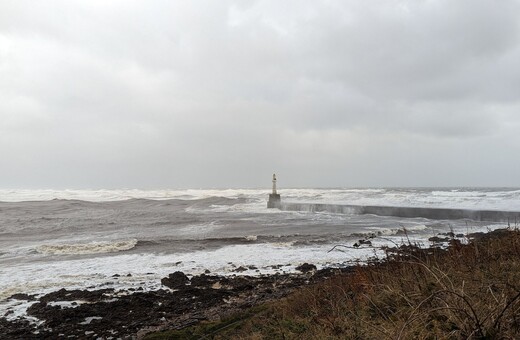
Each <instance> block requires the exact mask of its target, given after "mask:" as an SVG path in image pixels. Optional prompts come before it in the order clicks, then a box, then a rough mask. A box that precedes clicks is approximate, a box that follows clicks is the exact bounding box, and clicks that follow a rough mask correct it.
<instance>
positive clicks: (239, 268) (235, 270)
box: [233, 266, 247, 273]
mask: <svg viewBox="0 0 520 340" xmlns="http://www.w3.org/2000/svg"><path fill="white" fill-rule="evenodd" d="M246 270H247V268H246V267H242V266H240V267H238V268H237V269H234V270H233V271H234V272H237V273H241V272H245V271H246Z"/></svg>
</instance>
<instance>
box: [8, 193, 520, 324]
mask: <svg viewBox="0 0 520 340" xmlns="http://www.w3.org/2000/svg"><path fill="white" fill-rule="evenodd" d="M279 193H280V194H281V196H282V202H294V203H309V204H305V205H302V207H306V208H305V209H303V208H302V210H300V211H284V210H279V209H267V207H266V206H267V199H268V195H269V191H268V190H250V189H243V190H235V189H234V190H155V191H143V190H63V191H57V190H0V315H4V314H5V313H6V312H7V311H8V312H9V316H8V318H16V317H18V316H20V315H24V311H25V309H26V308H27V306H28V304H30V302H21V301H19V300H8V299H7V298H8V297H10V296H12V295H13V294H16V293H26V294H43V293H48V292H50V291H54V290H58V289H60V288H67V289H75V288H77V289H99V288H116V289H117V288H135V289H138V288H139V289H143V290H153V289H159V288H161V283H160V279H161V278H162V277H165V276H167V275H168V274H169V273H172V272H175V271H183V272H184V273H186V274H193V275H194V274H200V273H203V272H205V271H209V272H211V273H214V274H217V273H218V274H224V275H241V274H245V275H260V274H273V273H276V272H293V271H295V267H296V266H298V265H300V264H302V263H305V262H308V263H313V264H315V265H316V266H317V267H318V269H319V268H323V267H327V266H346V265H349V264H352V263H355V262H359V261H361V262H362V261H366V260H367V259H368V258H371V257H374V256H376V257H377V256H382V255H383V252H382V251H381V250H380V249H379V247H380V246H383V245H389V246H392V245H396V244H401V243H402V242H414V243H417V244H420V245H422V246H429V245H431V242H430V241H429V240H428V239H429V238H431V237H432V236H436V235H438V234H439V233H448V232H453V233H455V234H459V235H460V234H464V235H467V234H469V233H473V232H478V231H484V232H485V231H489V230H494V229H497V228H503V227H507V223H504V222H501V223H497V222H480V221H473V220H468V219H464V220H430V219H426V218H401V217H388V216H387V217H384V216H376V215H356V214H348V213H330V212H314V211H313V209H312V204H314V203H316V204H319V203H322V204H323V203H326V204H330V205H334V204H338V205H339V204H354V205H370V206H377V205H382V206H398V207H430V208H440V207H442V208H457V209H471V210H501V211H519V210H520V189H504V188H486V189H481V188H480V189H474V188H435V189H432V188H427V189H423V188H406V189H399V188H396V189H284V190H279ZM519 222H520V221H519ZM514 223H515V224H516V222H514ZM510 224H512V223H510ZM515 226H516V225H515ZM360 239H362V240H364V239H369V240H370V241H371V243H372V245H371V246H370V245H367V244H361V245H360V246H359V247H354V245H355V244H356V243H359V240H360ZM336 245H341V246H340V247H336V248H335V249H334V250H332V251H331V249H332V248H333V247H334V246H336ZM239 267H243V268H245V269H246V270H245V271H243V272H236V269H237V268H239Z"/></svg>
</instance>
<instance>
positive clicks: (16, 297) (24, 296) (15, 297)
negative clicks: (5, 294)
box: [9, 294, 36, 301]
mask: <svg viewBox="0 0 520 340" xmlns="http://www.w3.org/2000/svg"><path fill="white" fill-rule="evenodd" d="M35 297H36V295H35V294H34V295H28V294H13V295H11V296H10V297H9V300H27V301H34V300H36V299H35Z"/></svg>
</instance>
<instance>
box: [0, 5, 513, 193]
mask: <svg viewBox="0 0 520 340" xmlns="http://www.w3.org/2000/svg"><path fill="white" fill-rule="evenodd" d="M519 7H520V4H519V3H518V2H517V1H513V0H504V1H501V2H500V3H497V2H491V1H484V0H478V1H475V0H472V1H470V0H461V1H456V2H453V1H447V0H437V1H431V0H423V1H411V0H410V1H404V0H403V1H398V0H392V1H382V0H381V1H373V2H370V3H367V2H366V1H349V2H343V1H324V2H315V1H284V2H283V3H280V2H276V1H219V2H214V1H197V2H170V1H152V2H140V1H108V2H107V1H75V2H70V1H57V2H52V3H36V4H35V3H32V2H27V1H4V2H2V4H0V120H1V124H0V152H1V153H2V155H4V156H3V164H2V167H1V168H2V169H0V178H1V179H2V180H1V181H0V186H7V187H27V186H29V187H65V186H69V187H85V186H90V187H121V186H125V187H192V186H195V187H207V186H211V187H227V186H259V185H262V184H263V182H262V181H263V176H265V173H267V174H269V173H271V172H272V171H273V170H276V169H280V171H282V172H283V173H285V174H286V175H287V176H286V178H287V177H289V178H293V181H292V182H291V181H290V180H289V181H288V182H287V185H304V186H313V185H316V186H325V185H330V186H343V185H346V186H361V185H386V186H389V185H421V186H424V185H430V184H431V185H442V183H450V184H453V185H457V183H460V185H499V184H500V185H518V181H517V180H516V177H515V176H513V175H512V174H510V173H509V172H508V171H506V170H497V171H498V172H497V173H496V174H495V173H490V172H489V169H488V165H487V164H489V163H490V162H491V163H495V164H497V166H501V167H502V168H504V167H505V165H506V159H507V162H508V163H507V164H511V162H513V163H512V164H513V165H517V163H516V161H511V158H512V157H511V155H512V154H513V153H514V152H516V151H517V148H518V144H519V139H518V138H517V137H516V136H515V134H514V131H516V129H517V128H518V126H519V125H520V118H519V116H518V115H517V112H518V110H517V109H518V107H519V104H520V103H519V97H518V89H519V88H520V70H519V69H518V67H517V63H518V62H517V60H519V59H520V44H519V41H520V36H519V33H520V28H519V23H520V20H519V19H520V18H519V16H520V15H519V14H518V13H520V11H519V10H520V8H519ZM506 134H507V135H508V138H507V139H505V138H504V136H505V135H506ZM472 146H475V149H474V148H473V147H472ZM477 149H478V152H477V151H476V150H477ZM467 150H471V152H475V153H478V154H479V156H478V157H477V156H475V157H468V156H467V155H466V154H465V152H466V151H467ZM390 155H392V156H390ZM462 156H464V157H466V158H468V159H470V158H471V160H472V161H471V162H467V165H465V166H458V167H455V170H454V171H453V172H443V173H442V175H441V176H440V177H436V178H435V180H434V179H433V178H432V177H431V176H430V177H428V175H425V174H424V172H426V173H427V172H428V171H427V169H426V168H425V167H421V170H422V171H423V173H419V171H417V172H413V173H410V171H409V169H410V167H409V165H408V164H410V163H414V164H415V163H420V164H430V165H432V163H434V164H442V163H445V164H449V163H453V162H456V161H457V159H458V158H460V157H462ZM478 160H480V162H481V163H479V162H478ZM381 162H384V163H385V166H383V168H384V169H387V171H386V173H385V174H381V173H380V172H378V171H379V170H378V171H375V170H374V169H376V168H377V169H379V168H381V165H380V163H381ZM470 165H471V167H470ZM432 167H433V168H436V169H437V170H439V169H441V167H440V166H439V167H437V165H435V166H433V165H432ZM35 169H38V170H37V171H35ZM479 169H483V170H479ZM439 171H440V170H439ZM501 171H502V172H503V174H502V175H501ZM468 172H471V173H475V175H474V176H469V177H468V175H467V173H468ZM296 173H297V174H298V175H295V174H296ZM323 173H326V174H327V176H322V175H321V174H323ZM345 173H351V174H355V175H353V176H345ZM282 177H283V176H282ZM468 178H471V181H469V182H468V180H467V179H468Z"/></svg>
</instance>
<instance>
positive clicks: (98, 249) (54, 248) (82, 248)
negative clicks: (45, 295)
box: [36, 239, 137, 255]
mask: <svg viewBox="0 0 520 340" xmlns="http://www.w3.org/2000/svg"><path fill="white" fill-rule="evenodd" d="M136 244H137V240H136V239H132V240H126V241H112V242H110V241H103V242H91V243H73V244H44V245H41V246H38V247H36V251H37V252H38V253H41V254H45V255H82V254H102V253H115V252H119V251H124V250H130V249H132V248H134V247H135V246H136Z"/></svg>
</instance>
